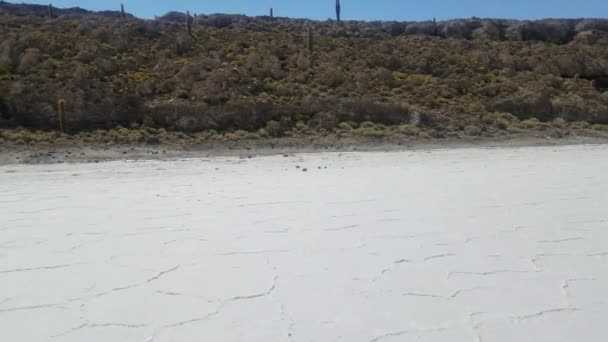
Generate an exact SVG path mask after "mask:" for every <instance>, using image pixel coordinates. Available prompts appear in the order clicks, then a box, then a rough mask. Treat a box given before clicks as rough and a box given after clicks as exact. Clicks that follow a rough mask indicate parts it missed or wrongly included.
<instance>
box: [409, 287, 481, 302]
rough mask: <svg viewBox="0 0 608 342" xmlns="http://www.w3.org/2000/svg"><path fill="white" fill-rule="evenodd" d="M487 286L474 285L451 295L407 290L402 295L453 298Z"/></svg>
mask: <svg viewBox="0 0 608 342" xmlns="http://www.w3.org/2000/svg"><path fill="white" fill-rule="evenodd" d="M487 288H488V287H487V286H480V287H472V288H468V289H462V290H458V291H456V292H454V293H452V294H451V295H449V296H447V297H446V296H441V295H436V294H430V293H419V292H407V293H403V294H402V295H401V296H403V297H427V298H437V299H442V300H448V301H449V300H453V299H455V298H456V297H458V296H460V295H461V294H463V293H464V292H471V291H477V290H483V289H487Z"/></svg>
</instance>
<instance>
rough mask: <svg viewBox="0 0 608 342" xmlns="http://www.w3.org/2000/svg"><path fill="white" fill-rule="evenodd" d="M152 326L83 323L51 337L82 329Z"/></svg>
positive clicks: (145, 325)
mask: <svg viewBox="0 0 608 342" xmlns="http://www.w3.org/2000/svg"><path fill="white" fill-rule="evenodd" d="M148 326H150V325H149V324H147V323H145V324H126V323H83V324H81V325H79V326H77V327H75V328H72V329H70V330H68V331H66V332H63V333H60V334H57V335H53V336H50V337H51V338H58V337H64V336H67V335H70V334H73V333H75V332H77V331H80V330H82V329H86V328H128V329H139V328H146V327H148Z"/></svg>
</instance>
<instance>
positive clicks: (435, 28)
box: [433, 18, 437, 37]
mask: <svg viewBox="0 0 608 342" xmlns="http://www.w3.org/2000/svg"><path fill="white" fill-rule="evenodd" d="M433 37H437V19H435V18H433Z"/></svg>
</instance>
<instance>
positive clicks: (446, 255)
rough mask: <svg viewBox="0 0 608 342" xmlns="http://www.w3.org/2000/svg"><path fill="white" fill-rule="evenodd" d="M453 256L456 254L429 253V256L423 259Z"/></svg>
mask: <svg viewBox="0 0 608 342" xmlns="http://www.w3.org/2000/svg"><path fill="white" fill-rule="evenodd" d="M453 256H456V254H451V253H446V254H438V255H431V256H430V257H426V258H424V261H429V260H433V259H439V258H448V257H453Z"/></svg>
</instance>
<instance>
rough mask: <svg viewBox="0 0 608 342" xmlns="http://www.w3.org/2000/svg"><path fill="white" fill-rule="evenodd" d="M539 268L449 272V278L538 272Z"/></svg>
mask: <svg viewBox="0 0 608 342" xmlns="http://www.w3.org/2000/svg"><path fill="white" fill-rule="evenodd" d="M538 272H540V271H539V270H529V271H527V270H496V271H487V272H449V273H448V279H449V278H451V277H452V276H454V275H478V276H490V275H496V274H501V273H538Z"/></svg>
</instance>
